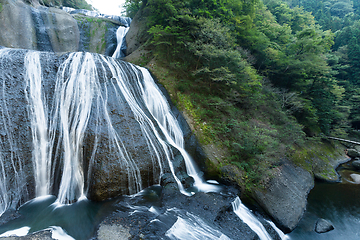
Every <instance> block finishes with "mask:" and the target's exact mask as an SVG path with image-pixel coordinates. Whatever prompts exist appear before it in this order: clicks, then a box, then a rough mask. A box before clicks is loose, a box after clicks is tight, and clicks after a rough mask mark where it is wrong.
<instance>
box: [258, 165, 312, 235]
mask: <svg viewBox="0 0 360 240" xmlns="http://www.w3.org/2000/svg"><path fill="white" fill-rule="evenodd" d="M313 186H314V179H313V177H312V175H311V174H310V173H309V172H307V171H305V170H304V169H302V168H300V167H296V166H294V165H293V164H291V163H284V164H283V165H281V166H280V167H279V168H278V169H277V174H276V175H275V176H273V178H271V179H270V180H269V182H268V185H267V187H266V190H264V191H256V192H255V193H254V197H255V199H256V200H257V202H258V203H259V204H260V205H261V206H262V207H263V208H264V209H265V211H267V212H268V213H269V214H270V216H272V218H273V219H274V220H275V222H276V223H277V225H278V226H280V228H281V229H282V230H284V231H285V232H290V231H292V230H293V229H294V228H295V227H296V225H297V224H298V223H299V221H300V219H301V217H302V216H303V213H304V211H305V209H306V203H307V200H306V199H307V195H308V193H309V191H310V190H311V189H312V188H313Z"/></svg>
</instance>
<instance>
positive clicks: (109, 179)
mask: <svg viewBox="0 0 360 240" xmlns="http://www.w3.org/2000/svg"><path fill="white" fill-rule="evenodd" d="M26 53H28V51H27V50H9V52H8V57H4V56H3V57H4V59H3V61H1V62H0V70H1V72H0V76H1V79H0V80H1V84H0V85H1V86H2V88H4V89H2V90H1V92H4V93H6V94H2V95H1V96H0V100H1V102H2V104H3V105H2V108H1V111H2V116H3V117H4V118H5V119H4V121H1V123H0V129H2V130H1V131H2V132H0V137H1V140H2V141H1V144H2V146H1V147H2V148H1V149H9V150H10V151H2V152H1V154H2V158H3V159H4V160H5V162H6V163H8V164H9V166H6V167H7V169H11V166H10V165H11V164H12V162H13V161H19V162H18V163H17V164H19V165H20V166H19V168H21V175H20V176H21V177H23V178H24V179H23V180H21V181H20V182H16V183H15V182H11V183H9V185H11V186H15V185H16V186H18V188H20V189H13V191H14V192H13V196H14V197H15V198H16V197H17V196H22V197H23V198H24V199H23V201H26V200H28V199H29V198H32V197H34V188H35V186H34V179H33V176H34V174H33V163H32V161H31V159H32V154H31V153H32V148H33V146H32V142H33V139H32V132H31V121H30V119H29V113H28V101H27V99H26V97H25V91H24V89H25V87H26V83H25V82H26V81H25V76H24V75H25V69H24V67H23V66H24V56H25V55H26ZM69 56H70V55H69V54H65V55H61V56H57V55H56V54H53V53H41V54H40V59H41V64H42V75H43V76H42V77H43V82H42V84H43V88H44V89H43V94H44V97H45V99H46V101H45V102H47V103H53V101H54V100H55V99H54V98H55V95H56V93H55V87H56V86H55V84H56V78H57V72H58V71H59V69H61V68H62V67H61V66H62V65H61V64H63V63H64V61H65V60H66V59H67V58H68V57H69ZM94 59H95V62H96V64H99V68H98V69H103V65H102V64H103V62H102V60H101V59H100V58H98V56H97V55H94ZM119 64H120V65H121V67H122V68H123V70H124V74H123V75H122V77H123V78H129V79H128V80H127V81H129V82H128V83H127V84H128V85H129V87H130V88H131V87H134V88H132V89H131V90H129V91H132V92H133V94H134V95H135V97H139V98H138V102H139V104H140V106H144V104H145V103H144V102H142V100H141V96H139V94H140V89H136V87H135V86H136V85H137V82H136V81H137V80H136V79H135V78H133V75H132V74H134V73H131V72H130V71H131V70H132V67H131V65H130V64H129V63H126V62H119ZM104 69H105V72H102V73H99V80H98V83H97V84H98V86H97V87H98V88H99V89H98V90H99V94H100V93H105V92H106V97H105V95H104V97H103V99H104V101H103V100H101V99H99V98H98V99H97V100H96V99H95V97H94V98H93V99H89V100H91V101H93V103H92V109H91V113H90V116H89V119H90V120H89V123H88V126H87V127H86V129H85V132H84V139H83V145H82V146H81V147H82V154H83V155H82V157H81V158H80V159H81V160H82V161H83V162H82V166H83V171H84V172H85V181H86V185H87V186H86V187H87V189H88V191H87V197H88V198H89V199H91V200H95V201H103V200H106V199H109V198H113V197H116V196H119V195H123V194H134V193H136V192H137V191H140V189H143V188H146V187H148V186H151V185H153V184H158V183H160V171H161V170H160V165H162V171H163V174H166V173H170V172H171V171H170V169H169V165H168V164H169V163H168V162H167V160H166V156H165V153H164V152H161V148H162V146H161V145H160V144H159V143H157V142H156V140H155V139H156V137H155V133H154V132H153V131H147V130H145V128H144V126H145V125H146V124H148V125H151V124H152V125H154V128H155V129H158V130H159V127H158V126H157V123H156V121H155V119H154V118H153V117H152V116H151V115H150V113H149V111H148V110H146V109H145V108H144V114H145V115H144V116H146V117H147V118H148V119H149V122H147V123H145V122H144V123H142V125H140V123H139V121H138V119H137V117H136V116H135V115H134V113H133V111H132V109H131V107H130V106H129V104H128V103H127V102H126V101H125V98H124V96H122V95H121V94H119V90H118V89H116V88H114V82H113V81H114V80H113V77H112V75H111V74H110V71H109V69H106V68H104ZM101 71H103V70H101ZM137 74H139V73H137ZM131 79H132V80H131ZM115 85H116V84H115ZM97 97H99V96H97ZM101 101H103V102H101ZM53 107H54V106H48V107H47V108H48V109H49V111H48V118H49V119H55V118H56V116H53V115H52V114H53V112H54V110H52V108H53ZM99 112H100V113H101V114H99ZM180 117H181V115H179V114H177V118H178V119H179V118H180ZM4 124H5V125H4ZM57 124H60V123H57ZM110 125H112V126H110ZM182 126H183V128H184V129H185V128H186V124H185V121H184V120H183V121H182ZM56 127H58V125H56ZM145 127H146V126H145ZM149 129H150V128H149ZM5 130H6V131H5ZM61 131H62V130H60V129H59V130H57V132H58V133H61ZM146 131H147V132H146ZM184 132H185V133H186V136H188V135H191V131H189V130H186V129H185V130H184ZM160 135H161V134H160ZM59 136H60V135H59V134H57V135H56V137H59ZM116 136H121V138H118V140H115V138H114V137H116ZM145 136H147V137H148V138H146V137H145ZM160 138H163V139H164V136H160ZM149 139H152V140H151V141H153V142H152V143H151V144H152V145H150V143H149V141H150V140H149ZM58 141H61V140H57V139H56V140H55V142H58ZM116 141H117V142H116ZM195 143H196V142H195ZM54 146H55V147H56V149H54V150H53V151H54V155H53V158H54V159H53V164H54V167H55V169H56V170H54V171H53V174H54V176H53V177H52V181H54V182H52V183H51V186H52V191H51V193H52V194H55V195H57V191H58V188H59V182H60V180H61V174H62V165H61V161H63V156H62V154H61V153H62V150H60V149H61V146H62V145H61V144H60V145H56V144H55V145H54ZM119 146H121V148H122V149H123V152H122V153H120V152H119V150H118V149H119ZM190 148H191V146H190ZM125 149H126V150H125ZM195 149H196V147H195ZM155 151H159V153H156V152H155ZM156 154H159V159H156V158H155V156H156ZM169 154H170V155H171V159H172V160H171V161H172V164H173V165H174V169H175V172H176V174H177V175H178V178H179V179H180V181H182V182H184V183H187V184H188V185H191V183H192V182H191V179H190V180H189V179H188V176H187V174H186V169H185V164H184V161H183V158H182V156H181V154H180V153H179V151H177V150H176V149H174V148H172V149H171V147H170V148H169ZM124 158H127V159H128V161H131V162H130V163H129V162H126V161H125V160H124ZM23 159H25V160H26V161H23V162H21V161H20V160H23ZM131 164H132V165H131ZM131 167H133V168H134V169H135V170H134V171H137V173H138V175H137V176H138V177H139V179H136V176H135V175H132V174H133V172H131V171H132V169H131ZM16 170H17V171H18V172H19V171H20V170H19V169H16ZM15 174H16V173H15V171H14V172H13V173H11V172H9V171H8V177H7V178H8V179H9V180H10V181H15V178H14V175H15ZM132 184H138V185H139V186H138V189H136V188H135V187H132ZM21 192H24V194H19V193H21ZM9 194H11V193H9ZM28 196H29V197H28ZM13 202H16V201H13Z"/></svg>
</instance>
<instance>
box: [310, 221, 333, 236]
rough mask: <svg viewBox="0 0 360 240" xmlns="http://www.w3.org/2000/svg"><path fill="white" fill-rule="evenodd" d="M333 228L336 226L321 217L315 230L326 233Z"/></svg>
mask: <svg viewBox="0 0 360 240" xmlns="http://www.w3.org/2000/svg"><path fill="white" fill-rule="evenodd" d="M331 230H334V226H333V225H332V224H331V222H329V221H328V220H326V219H323V218H319V219H318V220H317V221H316V224H315V232H317V233H326V232H329V231H331Z"/></svg>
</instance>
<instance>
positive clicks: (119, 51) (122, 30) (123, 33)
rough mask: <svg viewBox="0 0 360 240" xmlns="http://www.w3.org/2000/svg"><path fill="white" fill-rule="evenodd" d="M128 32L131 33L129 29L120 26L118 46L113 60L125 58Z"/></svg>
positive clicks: (117, 35) (117, 36) (117, 33)
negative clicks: (124, 50) (124, 51)
mask: <svg viewBox="0 0 360 240" xmlns="http://www.w3.org/2000/svg"><path fill="white" fill-rule="evenodd" d="M128 31H129V27H122V26H120V27H119V28H118V30H117V31H116V40H117V46H116V50H115V52H114V54H113V55H112V57H113V58H122V57H125V54H124V53H123V49H124V44H125V36H126V34H127V32H128ZM125 48H126V45H125Z"/></svg>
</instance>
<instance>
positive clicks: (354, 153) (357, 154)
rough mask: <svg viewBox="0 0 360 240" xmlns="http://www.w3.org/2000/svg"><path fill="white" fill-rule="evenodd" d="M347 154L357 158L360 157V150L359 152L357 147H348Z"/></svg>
mask: <svg viewBox="0 0 360 240" xmlns="http://www.w3.org/2000/svg"><path fill="white" fill-rule="evenodd" d="M346 155H348V156H349V157H351V158H357V157H360V152H358V151H357V150H356V149H347V150H346Z"/></svg>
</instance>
